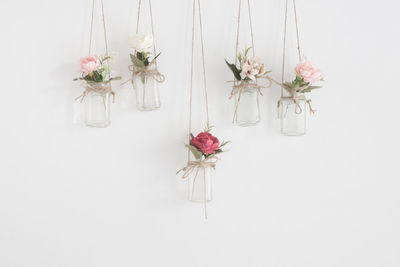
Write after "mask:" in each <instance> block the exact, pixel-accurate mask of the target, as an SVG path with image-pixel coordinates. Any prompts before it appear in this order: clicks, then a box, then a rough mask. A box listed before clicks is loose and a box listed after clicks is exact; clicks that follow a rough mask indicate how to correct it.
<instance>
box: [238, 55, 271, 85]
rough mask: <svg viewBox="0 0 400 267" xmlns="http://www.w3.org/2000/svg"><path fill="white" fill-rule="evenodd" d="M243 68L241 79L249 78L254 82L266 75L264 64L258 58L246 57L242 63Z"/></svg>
mask: <svg viewBox="0 0 400 267" xmlns="http://www.w3.org/2000/svg"><path fill="white" fill-rule="evenodd" d="M241 67H242V72H241V73H240V77H241V78H242V79H245V78H249V79H250V80H253V81H254V80H255V79H256V77H258V76H261V75H263V74H264V73H265V69H264V64H261V63H260V60H259V58H257V57H253V58H249V57H244V58H243V59H242V61H241Z"/></svg>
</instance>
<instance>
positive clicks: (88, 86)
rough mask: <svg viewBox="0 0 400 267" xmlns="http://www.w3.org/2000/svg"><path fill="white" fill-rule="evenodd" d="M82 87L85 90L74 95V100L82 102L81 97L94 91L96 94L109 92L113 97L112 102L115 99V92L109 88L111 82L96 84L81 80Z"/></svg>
mask: <svg viewBox="0 0 400 267" xmlns="http://www.w3.org/2000/svg"><path fill="white" fill-rule="evenodd" d="M82 87H84V88H85V91H83V93H82V94H81V95H80V96H78V97H76V98H75V100H79V102H81V103H82V101H83V99H84V98H85V97H86V95H87V94H88V93H90V92H95V93H98V94H106V93H110V94H111V95H112V97H113V103H114V100H115V92H114V91H113V90H112V89H111V84H110V83H109V84H107V85H100V84H96V83H88V82H83V83H82Z"/></svg>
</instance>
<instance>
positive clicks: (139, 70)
mask: <svg viewBox="0 0 400 267" xmlns="http://www.w3.org/2000/svg"><path fill="white" fill-rule="evenodd" d="M128 69H129V70H130V71H131V72H132V77H131V78H130V79H129V80H127V81H126V82H123V83H122V84H125V83H127V82H131V83H132V85H134V84H135V81H134V77H135V76H136V75H149V76H152V77H153V78H154V80H156V81H157V82H158V83H163V82H164V81H165V76H164V75H163V74H161V73H160V72H159V71H158V70H157V68H149V67H137V66H135V65H129V67H128ZM122 84H121V85H122Z"/></svg>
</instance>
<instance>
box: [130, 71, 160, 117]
mask: <svg viewBox="0 0 400 267" xmlns="http://www.w3.org/2000/svg"><path fill="white" fill-rule="evenodd" d="M133 88H134V89H135V91H136V107H137V109H138V110H141V111H151V110H155V109H158V108H160V107H161V103H160V92H159V89H158V82H157V81H156V80H155V79H154V77H153V76H152V75H148V74H145V73H142V74H138V75H134V77H133Z"/></svg>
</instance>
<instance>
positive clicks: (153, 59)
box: [151, 52, 161, 62]
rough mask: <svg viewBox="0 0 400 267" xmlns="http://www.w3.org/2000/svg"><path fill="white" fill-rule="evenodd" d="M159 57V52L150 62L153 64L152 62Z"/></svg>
mask: <svg viewBox="0 0 400 267" xmlns="http://www.w3.org/2000/svg"><path fill="white" fill-rule="evenodd" d="M160 55H161V52H160V53H158V54H157V56H155V57H154V58H153V60H152V61H151V62H153V61H154V60H156V59H157V58H158V57H159V56H160Z"/></svg>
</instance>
